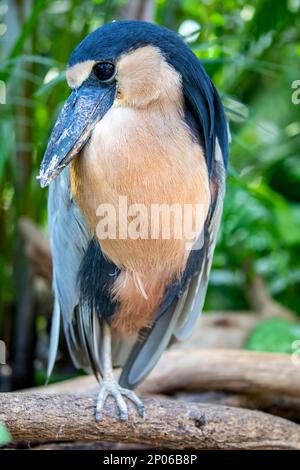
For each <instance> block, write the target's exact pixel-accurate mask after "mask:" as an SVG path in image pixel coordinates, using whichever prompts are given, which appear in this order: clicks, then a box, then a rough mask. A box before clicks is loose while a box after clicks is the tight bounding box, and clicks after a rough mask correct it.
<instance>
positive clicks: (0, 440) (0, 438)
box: [0, 423, 12, 446]
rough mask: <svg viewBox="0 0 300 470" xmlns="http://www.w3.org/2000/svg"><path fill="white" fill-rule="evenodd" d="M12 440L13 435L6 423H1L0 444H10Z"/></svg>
mask: <svg viewBox="0 0 300 470" xmlns="http://www.w3.org/2000/svg"><path fill="white" fill-rule="evenodd" d="M11 440H12V439H11V435H10V433H9V432H8V430H7V429H6V426H5V424H3V423H0V446H3V445H5V444H8V443H9V442H10V441H11Z"/></svg>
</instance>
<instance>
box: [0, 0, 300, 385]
mask: <svg viewBox="0 0 300 470" xmlns="http://www.w3.org/2000/svg"><path fill="white" fill-rule="evenodd" d="M127 3H128V2H127V1H125V0H124V1H121V0H113V1H108V0H54V1H53V0H51V1H50V0H35V1H33V0H32V1H31V0H23V1H20V0H9V1H8V0H0V54H1V64H0V80H2V82H4V83H5V88H6V90H5V91H6V100H5V103H4V94H3V83H2V85H1V88H0V90H2V94H1V91H0V100H1V97H2V102H1V101H0V102H1V104H0V246H1V250H0V338H4V339H5V340H6V343H7V344H8V355H9V364H11V365H12V366H13V374H12V375H11V370H7V369H6V372H5V374H6V375H5V374H2V378H0V379H1V380H2V388H3V389H4V388H5V387H9V388H10V387H17V386H24V385H27V384H32V382H33V380H34V372H35V371H36V370H39V369H41V365H40V363H43V360H44V359H45V357H46V349H47V332H48V316H49V311H50V308H49V305H48V303H47V301H43V302H37V301H36V296H35V294H36V289H35V288H36V276H35V275H34V273H33V270H32V266H31V264H30V263H29V262H28V257H27V254H28V253H27V254H26V250H25V248H26V247H25V242H24V238H23V237H22V235H21V234H20V230H19V222H20V220H21V218H22V217H27V218H30V219H31V220H33V221H35V222H36V223H37V224H38V225H39V226H40V227H41V229H42V230H43V231H44V233H46V230H47V228H46V226H47V223H46V220H47V214H46V198H47V194H46V191H45V190H41V189H40V187H39V184H38V182H37V180H36V176H37V174H38V168H39V164H40V161H41V159H42V156H43V152H44V149H45V146H46V143H47V139H48V136H49V133H50V130H51V127H52V125H53V122H54V121H55V118H56V116H57V113H58V112H59V109H60V107H61V105H62V103H63V102H64V100H65V98H66V97H67V96H68V93H69V90H68V89H67V86H66V83H65V80H64V70H65V65H66V62H67V60H68V56H69V54H70V52H71V51H72V49H73V48H74V47H75V45H76V44H78V42H79V41H80V40H81V39H82V38H83V37H84V36H85V35H86V34H87V33H89V32H90V31H92V30H94V29H95V28H97V27H98V26H100V25H101V24H103V23H105V22H107V21H111V20H113V19H116V18H119V17H124V16H125V17H126V16H128V15H129V16H130V9H129V7H128V5H127ZM129 3H132V4H134V3H135V2H129ZM147 3H148V6H149V5H150V7H149V8H150V10H149V11H150V13H148V14H149V15H150V16H151V14H152V13H151V8H153V15H154V21H155V22H157V23H159V24H162V25H165V26H167V27H168V28H170V29H173V30H175V31H178V32H179V33H180V34H182V35H184V37H185V40H186V41H187V42H188V43H189V45H190V47H191V48H192V49H193V50H194V52H195V53H196V55H197V56H198V57H199V58H200V59H201V60H202V61H203V62H204V64H205V67H206V69H207V71H208V73H209V75H210V76H211V77H212V79H213V81H214V82H215V84H216V86H217V88H218V89H219V90H220V93H221V95H222V97H223V101H224V104H225V106H226V110H227V113H228V118H229V120H230V127H231V133H232V144H231V158H230V161H231V164H230V169H229V177H228V190H227V196H226V201H225V208H224V216H223V224H222V229H221V233H220V237H219V242H218V245H217V249H216V254H215V258H214V264H213V271H212V276H211V282H210V287H209V291H208V296H207V301H206V310H241V309H248V308H250V307H252V306H253V305H251V302H252V304H253V300H254V303H255V298H254V299H253V290H252V293H251V286H252V285H253V280H255V279H257V277H258V276H259V279H263V280H264V282H265V283H266V285H267V289H268V292H269V294H270V295H271V296H272V297H273V298H274V299H276V300H277V301H279V302H280V303H282V304H283V305H285V306H286V307H288V308H290V309H291V310H293V311H294V312H296V313H298V314H300V309H299V294H300V250H299V245H300V204H299V202H300V191H299V183H300V165H299V146H300V122H299V109H300V105H298V106H297V105H295V104H293V103H292V100H291V96H292V92H293V89H292V88H291V85H292V82H293V81H294V80H297V79H300V76H299V75H300V72H299V71H300V67H299V58H300V15H299V12H300V0H275V1H274V0H254V1H251V2H250V1H247V0H202V1H200V0H173V1H167V0H156V1H155V2H147ZM129 6H130V5H129ZM41 290H43V289H42V288H41ZM39 292H40V291H39ZM254 297H255V294H254ZM251 298H252V301H251ZM274 328H275V329H276V338H277V339H276V338H275V343H272V346H271V349H273V350H282V342H281V340H280V338H281V334H283V335H285V330H286V327H285V326H284V325H283V324H279V325H278V324H276V325H275V327H274ZM278 331H279V334H278ZM289 334H290V333H289ZM297 334H298V337H299V330H298V333H297ZM256 336H257V335H256ZM266 336H269V330H267V332H266V334H263V335H258V338H259V339H258V344H259V345H258V348H261V349H264V348H265V349H268V348H269V347H270V346H268V345H267V344H265V343H264V338H265V337H266ZM296 337H297V336H296ZM45 338H46V339H45ZM278 338H279V339H278ZM253 341H254V346H253ZM253 341H250V343H249V345H250V346H249V347H251V348H255V347H256V346H255V344H256V343H255V338H254V339H253ZM289 344H290V343H289ZM285 350H288V348H287V349H285ZM33 358H34V360H35V362H34V366H33V362H32V361H33ZM4 375H5V377H6V378H7V377H8V376H9V377H10V378H9V380H8V379H7V381H6V382H5V380H4ZM4 382H5V384H4Z"/></svg>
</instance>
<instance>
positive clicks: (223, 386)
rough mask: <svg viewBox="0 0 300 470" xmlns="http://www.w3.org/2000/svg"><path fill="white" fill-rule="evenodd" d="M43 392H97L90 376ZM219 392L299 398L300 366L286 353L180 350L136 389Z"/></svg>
mask: <svg viewBox="0 0 300 470" xmlns="http://www.w3.org/2000/svg"><path fill="white" fill-rule="evenodd" d="M36 390H37V391H38V392H46V393H55V394H56V393H72V392H74V390H75V391H76V392H77V393H85V392H87V393H89V392H94V391H95V390H97V383H96V381H95V379H94V378H93V377H80V378H76V379H72V380H69V381H65V382H61V383H58V384H53V385H48V386H47V387H39V388H37V389H36ZM205 390H208V391H211V390H221V391H228V392H237V393H245V394H263V395H279V396H280V395H281V396H285V397H296V398H300V364H297V363H296V362H293V361H292V358H291V356H290V355H288V354H278V353H259V352H254V351H244V350H230V349H186V350H184V349H180V350H176V349H173V350H169V351H167V352H165V353H164V354H163V356H162V357H161V359H160V361H159V362H158V364H157V366H156V367H155V369H154V370H153V371H152V372H151V374H150V375H149V376H148V378H147V379H146V380H145V381H144V382H143V383H142V384H141V385H140V386H139V388H138V391H139V392H141V393H163V394H171V393H175V392H178V391H190V392H199V391H205Z"/></svg>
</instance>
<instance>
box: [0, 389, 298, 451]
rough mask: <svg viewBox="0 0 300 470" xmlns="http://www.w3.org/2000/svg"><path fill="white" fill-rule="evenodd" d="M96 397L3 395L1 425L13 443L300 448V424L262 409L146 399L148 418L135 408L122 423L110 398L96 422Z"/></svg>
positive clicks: (0, 408) (208, 447)
mask: <svg viewBox="0 0 300 470" xmlns="http://www.w3.org/2000/svg"><path fill="white" fill-rule="evenodd" d="M95 399H96V397H95V396H94V395H85V396H77V395H46V394H41V395H40V394H26V393H10V394H9V393H3V394H1V395H0V421H3V422H4V423H5V424H6V426H7V428H8V430H9V431H10V433H11V434H12V436H13V438H14V440H16V441H18V440H25V441H36V440H39V441H41V442H45V441H48V442H49V441H99V440H104V441H105V440H110V441H119V442H130V443H139V444H141V443H142V444H146V445H151V446H152V447H158V448H170V449H182V448H189V449H300V426H298V425H297V424H295V423H292V422H290V421H287V420H284V419H282V418H277V417H274V416H271V415H267V414H265V413H261V412H259V411H248V410H244V409H240V408H230V407H225V406H217V405H211V406H210V405H202V404H191V403H185V402H180V401H178V402H176V405H175V404H174V401H172V400H158V399H153V398H150V397H147V398H145V399H144V402H145V406H146V412H147V417H146V419H144V420H143V419H141V418H140V417H138V416H137V415H136V412H135V410H134V409H133V407H132V405H130V419H129V421H128V422H121V421H119V420H118V419H117V418H116V416H115V408H114V406H113V405H112V402H111V401H110V400H109V401H108V402H107V406H106V409H105V412H104V413H103V420H102V421H101V422H100V423H96V422H95V418H94V416H95Z"/></svg>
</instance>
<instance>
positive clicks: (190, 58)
mask: <svg viewBox="0 0 300 470" xmlns="http://www.w3.org/2000/svg"><path fill="white" fill-rule="evenodd" d="M66 78H67V82H68V85H69V86H70V87H71V88H72V89H73V91H72V93H71V95H70V96H69V98H68V100H67V101H66V103H65V105H64V107H63V109H62V111H61V113H60V115H59V117H58V119H57V121H56V124H55V126H54V129H53V131H52V134H51V137H50V140H49V143H48V146H47V149H46V152H45V155H44V158H43V161H42V164H41V169H40V175H39V177H38V178H39V179H40V184H41V186H42V187H45V186H47V185H48V184H49V183H50V182H51V181H52V180H53V179H55V177H56V176H58V175H59V173H60V172H61V171H62V170H63V169H64V168H65V167H66V166H67V165H68V164H69V163H70V161H71V160H72V159H73V158H74V157H76V155H78V153H79V152H80V150H81V149H82V148H83V146H84V145H85V144H86V143H87V142H88V140H89V138H90V136H91V133H92V131H93V129H94V128H95V126H96V124H97V123H98V122H99V121H100V120H101V119H102V118H103V117H104V115H105V114H106V113H107V111H108V110H109V109H110V108H111V107H112V106H130V107H136V108H139V107H147V106H149V105H150V104H151V102H154V101H156V100H160V99H163V98H164V97H166V96H168V97H169V99H173V100H175V101H176V100H180V99H181V100H182V101H183V109H184V114H185V119H186V122H187V124H188V125H189V126H190V128H191V130H192V132H193V133H194V134H195V135H196V136H197V138H198V139H200V140H201V143H202V145H203V147H204V152H205V158H206V162H207V165H208V169H209V170H210V166H211V160H212V154H213V151H214V145H215V138H216V137H218V138H219V142H220V144H221V147H222V144H223V147H224V148H226V147H227V129H226V130H225V127H226V125H225V124H224V123H225V117H224V113H223V108H222V105H221V103H220V100H219V97H218V95H217V93H216V91H215V88H214V87H213V85H212V83H211V81H210V79H209V78H208V76H207V74H206V73H205V71H204V69H203V67H202V65H201V63H200V61H199V60H198V59H197V58H196V56H195V55H194V54H193V53H192V51H191V50H190V49H189V48H188V47H187V46H186V45H185V44H184V42H183V41H182V39H181V38H180V37H179V36H178V35H177V34H176V33H174V32H172V31H169V30H168V29H166V28H163V27H159V26H156V25H154V24H151V23H146V22H142V21H116V22H113V23H110V24H106V25H104V26H102V27H101V28H99V29H97V30H96V31H94V32H92V33H91V34H89V35H88V36H87V37H86V38H85V39H84V40H83V41H82V42H81V43H80V44H79V45H78V46H77V47H76V49H75V50H74V51H73V52H72V54H71V56H70V59H69V63H68V68H67V71H66ZM216 110H217V112H216ZM225 163H226V162H225Z"/></svg>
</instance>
